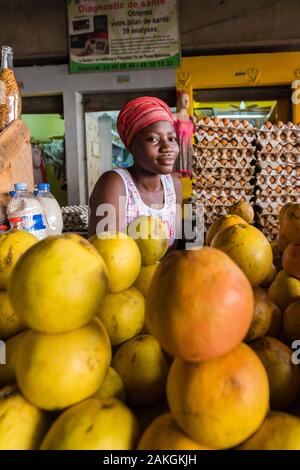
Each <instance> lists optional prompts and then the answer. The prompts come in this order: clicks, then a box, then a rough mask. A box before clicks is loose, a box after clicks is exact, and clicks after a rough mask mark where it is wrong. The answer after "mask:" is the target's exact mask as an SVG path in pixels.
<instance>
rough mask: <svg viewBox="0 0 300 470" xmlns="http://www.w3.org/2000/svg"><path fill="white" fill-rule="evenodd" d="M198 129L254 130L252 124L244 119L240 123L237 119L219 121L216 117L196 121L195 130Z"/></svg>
mask: <svg viewBox="0 0 300 470" xmlns="http://www.w3.org/2000/svg"><path fill="white" fill-rule="evenodd" d="M198 127H204V128H207V129H209V128H217V129H219V128H224V129H228V128H232V129H241V130H245V131H247V130H255V128H254V127H253V126H252V124H251V123H250V122H249V121H247V120H246V119H243V120H242V121H241V120H239V119H235V120H231V119H228V118H223V119H220V118H218V117H214V118H210V117H208V116H206V117H204V118H201V119H199V120H198V121H197V123H196V128H198Z"/></svg>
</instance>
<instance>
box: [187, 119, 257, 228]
mask: <svg viewBox="0 0 300 470" xmlns="http://www.w3.org/2000/svg"><path fill="white" fill-rule="evenodd" d="M254 175H255V129H254V128H253V126H252V125H251V124H250V123H249V122H248V121H246V120H244V121H238V120H235V121H230V120H229V119H222V120H221V119H218V118H214V119H210V118H204V119H201V120H200V121H199V122H198V123H197V125H196V133H195V140H194V165H193V177H194V184H193V202H194V213H195V212H196V211H197V208H199V207H201V208H203V211H204V223H205V227H206V228H207V227H208V226H209V225H210V224H211V223H212V222H213V221H214V220H215V219H216V218H217V217H218V216H220V215H223V214H225V213H226V212H227V209H228V207H229V206H231V205H232V204H234V203H235V202H237V201H240V200H245V201H248V202H251V201H252V199H253V195H254V185H255V180H254Z"/></svg>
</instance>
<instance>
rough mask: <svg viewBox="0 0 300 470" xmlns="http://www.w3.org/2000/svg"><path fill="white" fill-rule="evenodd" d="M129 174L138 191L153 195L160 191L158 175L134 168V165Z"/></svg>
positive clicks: (160, 185)
mask: <svg viewBox="0 0 300 470" xmlns="http://www.w3.org/2000/svg"><path fill="white" fill-rule="evenodd" d="M130 174H131V176H132V178H133V180H134V182H135V184H136V186H137V187H138V188H139V189H140V190H144V191H148V192H151V193H155V192H158V191H160V190H161V187H162V184H161V179H160V175H156V174H154V173H150V172H149V171H147V170H145V169H143V168H140V167H136V166H135V165H134V166H132V167H131V168H130Z"/></svg>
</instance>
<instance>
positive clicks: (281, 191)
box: [254, 185, 300, 198]
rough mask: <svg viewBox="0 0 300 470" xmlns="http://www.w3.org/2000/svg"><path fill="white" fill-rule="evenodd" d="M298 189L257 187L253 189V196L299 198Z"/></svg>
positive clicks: (292, 187)
mask: <svg viewBox="0 0 300 470" xmlns="http://www.w3.org/2000/svg"><path fill="white" fill-rule="evenodd" d="M299 191H300V188H295V186H284V187H282V186H275V185H274V187H271V186H267V187H264V188H260V187H259V186H256V187H255V190H254V194H255V196H256V197H258V196H275V195H276V196H282V195H284V196H287V197H291V196H295V197H298V198H299V196H300V192H299Z"/></svg>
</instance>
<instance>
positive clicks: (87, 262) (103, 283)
mask: <svg viewBox="0 0 300 470" xmlns="http://www.w3.org/2000/svg"><path fill="white" fill-rule="evenodd" d="M106 289H107V271H106V267H105V264H104V261H103V260H102V258H101V256H99V254H98V253H97V251H96V250H95V248H94V247H93V246H92V245H91V244H90V243H89V242H88V241H87V240H85V239H84V238H82V237H80V236H79V235H74V234H68V235H63V236H52V237H48V238H46V239H45V240H42V241H41V242H39V243H37V244H36V245H34V246H33V247H32V248H31V249H30V250H28V251H27V252H26V253H25V254H24V255H23V256H22V259H21V260H20V261H19V263H18V264H17V266H16V268H15V269H14V272H13V275H12V277H11V282H10V286H9V297H10V301H11V303H12V306H13V309H14V310H15V312H16V313H17V314H18V315H19V317H20V318H21V320H22V321H24V323H25V324H26V325H27V326H28V327H29V328H33V329H34V330H37V331H41V332H42V333H63V332H66V331H71V330H74V329H76V328H79V327H81V326H83V325H85V324H87V323H88V322H89V321H90V320H91V319H92V318H93V317H94V316H95V315H96V313H97V309H98V306H99V304H100V303H101V301H102V300H103V298H104V295H105V293H106Z"/></svg>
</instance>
